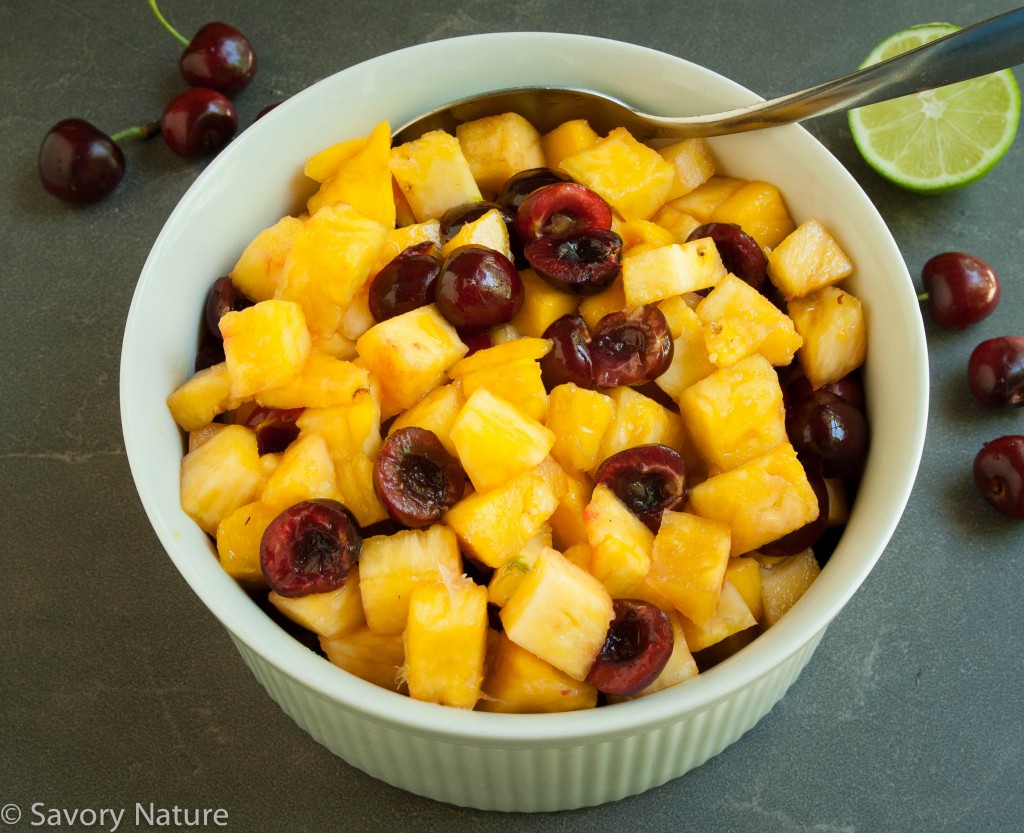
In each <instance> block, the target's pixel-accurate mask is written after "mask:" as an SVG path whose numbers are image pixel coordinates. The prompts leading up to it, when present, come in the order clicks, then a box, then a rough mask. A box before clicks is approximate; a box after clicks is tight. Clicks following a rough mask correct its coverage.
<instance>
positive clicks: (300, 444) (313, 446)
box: [260, 433, 340, 512]
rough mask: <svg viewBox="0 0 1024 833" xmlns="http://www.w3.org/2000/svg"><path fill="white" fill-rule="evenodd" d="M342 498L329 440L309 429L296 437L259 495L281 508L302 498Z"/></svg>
mask: <svg viewBox="0 0 1024 833" xmlns="http://www.w3.org/2000/svg"><path fill="white" fill-rule="evenodd" d="M313 498H329V499H331V500H339V499H340V495H339V493H338V482H337V475H336V474H335V469H334V461H333V460H332V459H331V454H330V451H329V450H328V448H327V442H326V440H324V438H323V437H322V436H321V435H320V434H316V433H307V434H303V435H300V436H299V437H298V438H297V439H295V440H293V441H292V443H291V445H289V446H288V448H286V449H285V450H284V453H283V454H282V455H281V461H280V462H279V463H278V464H277V466H276V467H275V468H274V471H273V472H272V473H271V475H270V477H269V478H268V479H267V482H266V485H264V487H263V492H262V494H261V495H260V500H262V501H263V502H264V503H265V504H267V506H269V507H270V508H272V509H274V510H275V511H276V512H282V511H284V510H285V509H287V508H288V507H289V506H294V505H295V504H296V503H299V502H301V501H303V500H312V499H313Z"/></svg>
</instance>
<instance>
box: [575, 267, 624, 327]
mask: <svg viewBox="0 0 1024 833" xmlns="http://www.w3.org/2000/svg"><path fill="white" fill-rule="evenodd" d="M625 307H626V288H625V286H624V285H623V283H622V273H621V272H620V273H619V274H618V275H616V276H615V280H613V281H612V282H611V283H610V284H608V286H606V287H605V288H604V289H602V290H601V291H600V292H598V293H596V294H594V295H587V296H586V297H585V298H583V299H582V300H581V301H580V304H579V314H580V316H582V318H583V320H584V321H586V322H587V326H588V327H589V328H590V329H591V331H593V329H594V327H595V326H597V322H598V321H600V320H601V319H602V318H604V317H605V316H606V315H608V313H610V312H618V311H619V310H621V309H625Z"/></svg>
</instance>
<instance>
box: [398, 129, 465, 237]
mask: <svg viewBox="0 0 1024 833" xmlns="http://www.w3.org/2000/svg"><path fill="white" fill-rule="evenodd" d="M390 166H391V173H392V174H393V175H394V178H395V181H396V182H397V183H398V187H399V188H400V189H401V191H402V194H403V195H404V197H405V199H406V200H407V202H408V203H409V207H410V209H412V213H413V216H414V217H415V218H416V222H418V223H422V222H424V221H426V220H436V219H440V217H441V216H442V215H443V214H444V213H445V212H446V211H447V210H448V209H449V208H454V207H455V206H457V205H462V204H464V203H467V202H476V201H477V200H480V199H483V197H482V196H481V194H480V188H479V187H478V186H477V184H476V180H475V179H474V178H473V171H472V169H471V168H470V167H469V162H468V161H467V160H466V157H465V155H464V154H463V153H462V148H461V147H460V145H459V140H458V139H456V138H455V137H454V136H452V135H451V134H450V133H445V132H444V131H442V130H434V131H431V132H430V133H425V134H423V135H422V136H420V137H419V138H418V139H414V140H413V141H411V142H406V143H405V144H403V145H399V146H398V147H396V148H393V149H392V150H391V161H390Z"/></svg>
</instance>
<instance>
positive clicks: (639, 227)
mask: <svg viewBox="0 0 1024 833" xmlns="http://www.w3.org/2000/svg"><path fill="white" fill-rule="evenodd" d="M612 231H614V232H615V233H616V234H618V235H619V237H621V238H622V257H623V259H625V258H629V257H632V256H633V255H637V254H640V253H641V252H646V251H649V250H650V249H658V248H661V247H662V246H668V245H669V244H671V243H675V242H677V241H676V239H675V235H673V234H672V232H670V231H669V230H668V229H665V228H662V227H661V226H659V225H658V224H657V223H655V222H654V221H652V220H630V221H629V222H625V221H622V220H619V218H618V217H614V216H613V217H612Z"/></svg>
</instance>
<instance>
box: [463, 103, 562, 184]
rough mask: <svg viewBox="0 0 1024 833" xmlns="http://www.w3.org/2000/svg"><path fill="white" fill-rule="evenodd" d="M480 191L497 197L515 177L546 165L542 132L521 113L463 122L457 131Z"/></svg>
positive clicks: (503, 114)
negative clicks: (507, 181)
mask: <svg viewBox="0 0 1024 833" xmlns="http://www.w3.org/2000/svg"><path fill="white" fill-rule="evenodd" d="M455 136H456V138H457V139H458V140H459V145H460V146H461V147H462V152H463V154H464V155H465V157H466V161H467V162H468V163H469V167H470V170H471V171H472V172H473V178H474V179H475V180H476V183H477V185H478V186H480V190H481V192H483V193H486V194H491V195H493V194H496V193H497V192H498V189H499V188H501V186H502V185H503V184H504V182H505V180H506V179H508V178H509V177H510V176H512V175H513V174H517V173H519V172H520V171H525V170H528V169H530V168H540V167H543V165H544V151H543V150H542V149H541V143H540V133H538V132H537V128H535V127H534V126H533V125H532V124H530V122H528V121H527V120H526V119H524V118H523V117H522V116H520V115H519V114H518V113H502V114H501V115H498V116H485V117H484V118H480V119H475V120H473V121H468V122H463V123H462V124H460V125H459V126H458V127H456V128H455Z"/></svg>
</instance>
